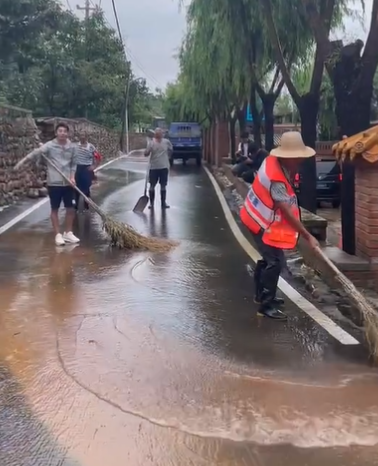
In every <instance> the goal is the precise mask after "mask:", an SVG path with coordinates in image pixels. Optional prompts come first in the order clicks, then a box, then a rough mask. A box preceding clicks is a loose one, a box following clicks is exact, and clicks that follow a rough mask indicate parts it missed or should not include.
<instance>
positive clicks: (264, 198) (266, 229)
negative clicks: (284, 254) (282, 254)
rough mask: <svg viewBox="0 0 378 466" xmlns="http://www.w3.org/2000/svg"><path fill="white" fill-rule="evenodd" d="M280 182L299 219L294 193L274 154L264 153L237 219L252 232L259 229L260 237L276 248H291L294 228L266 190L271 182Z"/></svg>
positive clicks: (295, 237) (294, 234)
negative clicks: (265, 155) (283, 185)
mask: <svg viewBox="0 0 378 466" xmlns="http://www.w3.org/2000/svg"><path fill="white" fill-rule="evenodd" d="M275 181H277V182H280V183H284V184H285V186H286V189H287V193H288V195H289V196H290V207H291V210H292V212H293V214H294V216H295V217H296V218H298V219H299V220H300V210H299V207H298V200H297V196H296V195H295V192H294V189H293V187H292V186H291V184H290V182H289V181H288V179H287V178H286V176H285V174H284V172H283V170H282V168H281V165H280V163H279V161H278V159H277V157H273V156H272V155H270V156H268V157H267V158H266V159H265V160H264V162H263V163H262V165H261V167H260V169H259V171H258V172H257V175H256V177H255V180H254V181H253V183H252V186H251V188H250V190H249V192H248V195H247V197H246V199H245V201H244V205H243V207H242V208H241V210H240V219H241V221H242V222H243V223H244V225H245V226H246V227H247V228H248V229H249V230H251V231H252V233H255V234H257V233H259V232H260V231H262V232H263V235H262V240H263V241H264V243H265V244H267V245H269V246H274V247H276V248H279V249H294V248H295V246H296V245H297V242H298V237H299V235H298V232H297V231H296V230H294V229H293V227H292V226H290V225H289V224H288V223H287V221H286V220H285V218H284V217H283V216H282V214H281V211H280V209H277V208H275V205H274V204H275V203H274V201H273V199H272V196H271V194H270V189H271V186H272V182H275Z"/></svg>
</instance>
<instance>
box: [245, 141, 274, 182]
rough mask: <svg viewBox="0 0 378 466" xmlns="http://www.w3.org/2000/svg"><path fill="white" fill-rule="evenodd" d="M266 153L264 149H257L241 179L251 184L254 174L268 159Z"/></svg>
mask: <svg viewBox="0 0 378 466" xmlns="http://www.w3.org/2000/svg"><path fill="white" fill-rule="evenodd" d="M268 155H269V154H268V152H267V151H266V150H265V149H258V150H257V152H256V153H255V154H254V155H253V156H252V157H251V160H252V162H251V163H249V164H248V170H247V171H245V172H244V173H243V174H242V176H241V177H242V178H243V180H244V181H245V182H246V183H249V184H251V183H253V180H254V179H255V176H256V173H257V172H258V171H259V169H260V167H261V165H262V163H263V162H264V160H265V159H266V158H267V157H268Z"/></svg>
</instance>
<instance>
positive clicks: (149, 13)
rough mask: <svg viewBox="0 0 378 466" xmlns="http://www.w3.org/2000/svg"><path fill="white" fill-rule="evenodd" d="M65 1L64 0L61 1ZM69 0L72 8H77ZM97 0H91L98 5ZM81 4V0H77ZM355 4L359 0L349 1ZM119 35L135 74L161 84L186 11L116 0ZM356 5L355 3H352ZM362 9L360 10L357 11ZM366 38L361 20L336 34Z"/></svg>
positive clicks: (168, 75) (163, 1) (174, 2)
mask: <svg viewBox="0 0 378 466" xmlns="http://www.w3.org/2000/svg"><path fill="white" fill-rule="evenodd" d="M63 1H66V0H63ZM73 1H74V0H69V2H70V3H71V6H72V7H76V5H75V4H74V2H73ZM99 1H100V0H91V2H92V4H93V3H94V4H96V3H97V4H99ZM372 1H373V0H365V5H366V14H365V24H366V26H365V30H366V31H367V30H368V28H369V20H370V16H371V9H372ZM77 3H78V4H79V5H80V6H84V3H85V1H84V0H77ZM351 3H354V4H355V5H359V4H360V0H355V1H354V2H353V1H352V2H351ZM116 5H117V10H118V17H119V21H120V24H121V29H122V34H123V37H124V39H125V40H126V43H127V47H128V51H129V58H130V60H131V62H132V64H133V69H134V72H135V74H136V75H137V76H141V77H144V78H146V79H147V82H148V85H149V86H150V87H151V89H155V88H156V87H158V86H159V87H164V86H165V85H166V84H167V83H168V82H170V81H174V80H175V78H176V76H177V72H178V62H177V60H176V59H175V58H174V55H175V54H176V53H177V50H178V48H179V46H180V43H181V40H182V38H183V35H184V31H185V11H184V10H182V11H180V9H179V0H116ZM101 7H102V8H103V10H104V11H105V15H106V17H107V19H108V20H109V22H110V23H111V24H112V25H115V21H114V14H113V10H112V4H111V0H102V2H101ZM355 8H358V9H359V7H358V6H355ZM360 11H361V10H360ZM335 35H336V36H337V37H338V38H342V37H346V38H349V39H356V38H358V37H361V38H362V39H365V37H366V33H364V32H363V27H362V25H361V23H360V22H358V21H356V20H352V19H348V20H347V21H346V24H345V31H344V32H337V33H336V34H335Z"/></svg>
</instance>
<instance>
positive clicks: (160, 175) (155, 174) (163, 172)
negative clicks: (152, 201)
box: [149, 168, 169, 186]
mask: <svg viewBox="0 0 378 466" xmlns="http://www.w3.org/2000/svg"><path fill="white" fill-rule="evenodd" d="M168 172H169V170H168V168H157V169H155V170H150V174H149V182H150V185H151V186H156V185H157V184H158V183H160V186H167V184H168Z"/></svg>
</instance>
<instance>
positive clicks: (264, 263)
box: [240, 131, 319, 320]
mask: <svg viewBox="0 0 378 466" xmlns="http://www.w3.org/2000/svg"><path fill="white" fill-rule="evenodd" d="M314 155H315V151H314V150H313V149H311V148H310V147H306V146H305V145H304V143H303V140H302V136H301V134H300V133H299V132H297V131H290V132H287V133H284V134H283V135H282V138H281V144H280V146H279V147H277V148H276V149H273V150H272V151H271V152H270V155H269V156H268V157H267V158H266V159H265V160H264V162H263V163H262V165H261V167H260V169H259V171H258V172H257V175H256V178H255V180H254V182H253V184H252V185H251V188H250V190H249V192H248V195H247V197H246V199H245V202H244V205H243V207H242V209H241V210H240V219H241V221H242V222H243V223H244V225H245V226H246V227H247V228H248V229H249V230H250V231H251V232H252V234H253V237H254V240H255V243H256V246H257V249H258V251H259V253H260V254H261V256H262V259H261V260H259V261H258V262H257V264H256V269H255V276H254V281H255V302H256V303H258V304H260V308H259V314H261V315H264V316H266V317H270V318H272V319H277V320H286V319H287V316H286V315H285V314H284V312H282V310H281V309H280V307H282V306H283V304H284V302H283V299H282V298H278V297H277V296H276V292H277V285H278V280H279V277H280V274H281V271H282V269H283V268H284V267H285V266H286V261H285V255H284V250H285V249H294V248H295V247H296V245H297V242H298V238H299V235H301V236H302V237H303V238H304V239H305V240H307V241H308V243H309V245H310V247H312V248H316V247H318V246H319V244H318V242H317V240H316V239H315V238H314V237H313V236H312V235H311V234H310V233H309V232H308V231H307V230H306V228H305V227H304V226H303V224H302V222H301V218H300V210H299V206H298V200H297V196H296V194H295V191H294V188H293V186H292V183H291V179H292V176H293V175H294V174H295V173H297V171H298V167H299V164H300V163H301V162H302V160H303V159H306V158H308V157H313V156H314Z"/></svg>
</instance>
